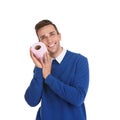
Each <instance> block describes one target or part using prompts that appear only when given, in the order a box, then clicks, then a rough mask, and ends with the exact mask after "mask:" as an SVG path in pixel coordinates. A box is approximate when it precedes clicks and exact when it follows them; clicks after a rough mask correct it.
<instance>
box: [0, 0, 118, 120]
mask: <svg viewBox="0 0 120 120" xmlns="http://www.w3.org/2000/svg"><path fill="white" fill-rule="evenodd" d="M42 19H50V20H51V21H53V22H54V23H55V24H56V25H57V26H58V29H59V31H60V32H61V34H62V41H61V44H62V46H64V47H65V48H66V49H69V50H71V51H74V52H78V53H81V54H83V55H85V56H87V57H88V60H89V66H90V85H89V90H88V94H87V97H86V101H85V104H86V110H87V117H88V120H120V115H119V111H120V94H119V91H120V87H119V80H120V71H119V69H120V53H119V51H120V45H119V41H120V3H119V0H84V1H83V0H82V1H80V0H66V1H65V0H59V1H58V0H1V1H0V111H1V114H0V120H8V119H9V120H34V119H35V116H36V113H37V109H38V107H39V106H40V105H38V106H36V107H29V106H28V105H27V103H26V102H25V100H24V92H25V90H26V88H27V87H28V85H29V83H30V81H31V78H32V75H33V66H34V64H33V62H32V60H31V59H30V57H29V47H30V45H32V44H33V43H34V42H36V41H37V37H36V34H35V30H34V25H35V24H36V23H37V22H38V21H39V20H42Z"/></svg>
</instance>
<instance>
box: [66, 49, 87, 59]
mask: <svg viewBox="0 0 120 120" xmlns="http://www.w3.org/2000/svg"><path fill="white" fill-rule="evenodd" d="M67 54H68V56H71V57H74V58H81V59H82V58H83V59H87V57H86V56H85V55H83V54H81V53H77V52H73V51H70V50H67Z"/></svg>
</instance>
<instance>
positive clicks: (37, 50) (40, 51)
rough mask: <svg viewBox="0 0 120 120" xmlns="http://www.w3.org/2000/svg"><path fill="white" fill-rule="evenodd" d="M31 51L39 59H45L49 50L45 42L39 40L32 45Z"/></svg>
mask: <svg viewBox="0 0 120 120" xmlns="http://www.w3.org/2000/svg"><path fill="white" fill-rule="evenodd" d="M31 51H32V52H33V54H34V55H35V56H36V57H37V58H38V59H43V55H44V53H45V52H47V48H46V46H45V44H44V43H43V42H37V43H34V44H33V45H32V47H31Z"/></svg>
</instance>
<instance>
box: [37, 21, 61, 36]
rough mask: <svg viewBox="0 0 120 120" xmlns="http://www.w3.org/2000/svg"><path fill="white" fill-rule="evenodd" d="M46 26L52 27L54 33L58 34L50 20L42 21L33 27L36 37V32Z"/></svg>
mask: <svg viewBox="0 0 120 120" xmlns="http://www.w3.org/2000/svg"><path fill="white" fill-rule="evenodd" d="M46 25H53V27H54V28H55V30H56V32H57V33H58V34H59V31H58V29H57V27H56V25H55V24H54V23H52V22H51V21H50V20H42V21H40V22H38V23H37V24H36V25H35V31H36V34H37V35H38V30H39V29H41V28H42V27H44V26H46Z"/></svg>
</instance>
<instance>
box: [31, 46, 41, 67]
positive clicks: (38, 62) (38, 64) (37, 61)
mask: <svg viewBox="0 0 120 120" xmlns="http://www.w3.org/2000/svg"><path fill="white" fill-rule="evenodd" d="M30 57H31V58H32V60H33V62H34V64H35V66H36V67H39V68H42V65H41V62H40V60H38V59H37V58H36V57H35V55H34V54H33V52H32V50H31V48H30Z"/></svg>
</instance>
